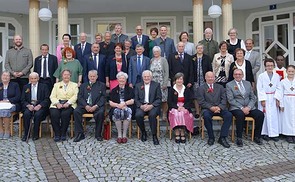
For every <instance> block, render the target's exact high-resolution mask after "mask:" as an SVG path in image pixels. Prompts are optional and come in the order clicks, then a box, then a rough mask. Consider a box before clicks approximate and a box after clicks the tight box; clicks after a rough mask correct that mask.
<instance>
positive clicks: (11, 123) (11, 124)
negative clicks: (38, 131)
mask: <svg viewBox="0 0 295 182" xmlns="http://www.w3.org/2000/svg"><path fill="white" fill-rule="evenodd" d="M14 115H16V114H15V113H13V114H12V115H11V117H10V135H11V136H13V117H14Z"/></svg>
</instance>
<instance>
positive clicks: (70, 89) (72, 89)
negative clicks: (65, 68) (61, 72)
mask: <svg viewBox="0 0 295 182" xmlns="http://www.w3.org/2000/svg"><path fill="white" fill-rule="evenodd" d="M78 92H79V89H78V84H77V83H74V82H71V81H70V82H69V83H68V85H67V90H65V89H64V82H63V81H61V82H58V83H55V84H54V87H53V89H52V92H51V95H50V100H51V105H50V108H56V104H57V103H59V100H68V102H70V103H71V106H72V107H73V108H74V109H75V108H76V107H77V98H78Z"/></svg>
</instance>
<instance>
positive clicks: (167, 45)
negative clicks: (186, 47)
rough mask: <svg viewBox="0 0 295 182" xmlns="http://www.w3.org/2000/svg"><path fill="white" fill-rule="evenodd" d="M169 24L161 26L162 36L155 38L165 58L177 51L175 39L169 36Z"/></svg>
mask: <svg viewBox="0 0 295 182" xmlns="http://www.w3.org/2000/svg"><path fill="white" fill-rule="evenodd" d="M167 33H168V30H167V26H165V25H162V26H161V27H160V37H159V38H156V39H155V40H154V43H155V46H159V47H160V48H161V50H162V51H161V56H162V57H164V58H166V59H167V58H168V56H169V55H170V54H173V53H175V52H176V50H175V45H174V41H173V39H171V38H169V37H167Z"/></svg>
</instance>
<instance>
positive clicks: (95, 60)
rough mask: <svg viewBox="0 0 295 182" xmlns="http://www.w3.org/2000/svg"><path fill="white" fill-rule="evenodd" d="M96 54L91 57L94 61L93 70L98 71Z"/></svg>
mask: <svg viewBox="0 0 295 182" xmlns="http://www.w3.org/2000/svg"><path fill="white" fill-rule="evenodd" d="M96 57H97V54H94V55H93V60H94V64H95V69H96V70H97V69H98V66H97V58H96Z"/></svg>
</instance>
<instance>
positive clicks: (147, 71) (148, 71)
mask: <svg viewBox="0 0 295 182" xmlns="http://www.w3.org/2000/svg"><path fill="white" fill-rule="evenodd" d="M146 73H148V74H149V75H150V76H153V73H152V72H151V71H150V70H144V71H143V72H142V77H143V75H144V74H146Z"/></svg>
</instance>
